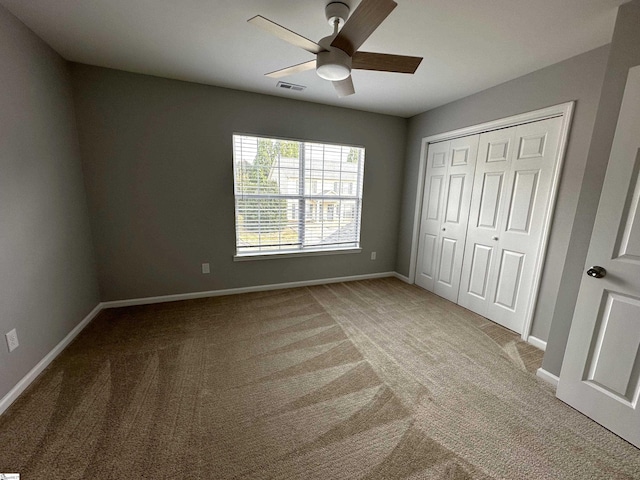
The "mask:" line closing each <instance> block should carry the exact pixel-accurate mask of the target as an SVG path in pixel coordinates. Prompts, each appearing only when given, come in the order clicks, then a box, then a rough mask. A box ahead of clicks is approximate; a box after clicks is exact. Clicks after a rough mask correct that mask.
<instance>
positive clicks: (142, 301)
mask: <svg viewBox="0 0 640 480" xmlns="http://www.w3.org/2000/svg"><path fill="white" fill-rule="evenodd" d="M395 276H396V273H395V272H382V273H369V274H365V275H352V276H349V277H335V278H321V279H318V280H304V281H300V282H287V283H272V284H269V285H256V286H254V287H240V288H227V289H224V290H209V291H205V292H194V293H178V294H175V295H162V296H159V297H144V298H133V299H130V300H114V301H110V302H103V303H102V306H103V307H104V308H117V307H130V306H133V305H148V304H151V303H164V302H175V301H177V300H192V299H194V298H206V297H219V296H222V295H237V294H239V293H250V292H263V291H267V290H281V289H283V288H296V287H310V286H313V285H324V284H327V283H341V282H354V281H357V280H371V279H374V278H387V277H395Z"/></svg>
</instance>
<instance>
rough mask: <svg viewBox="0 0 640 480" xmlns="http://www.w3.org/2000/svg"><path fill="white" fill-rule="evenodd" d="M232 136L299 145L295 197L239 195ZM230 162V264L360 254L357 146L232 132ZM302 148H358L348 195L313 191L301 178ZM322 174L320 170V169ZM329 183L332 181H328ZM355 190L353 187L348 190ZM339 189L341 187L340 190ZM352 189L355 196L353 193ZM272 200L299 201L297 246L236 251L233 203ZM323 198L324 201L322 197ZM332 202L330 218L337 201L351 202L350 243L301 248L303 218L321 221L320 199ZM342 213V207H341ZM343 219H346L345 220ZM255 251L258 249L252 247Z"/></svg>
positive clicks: (360, 190) (360, 191)
mask: <svg viewBox="0 0 640 480" xmlns="http://www.w3.org/2000/svg"><path fill="white" fill-rule="evenodd" d="M236 136H240V137H253V138H257V139H268V140H279V141H286V142H298V143H299V144H300V158H299V167H298V168H299V169H300V177H299V181H297V182H296V183H297V184H298V194H296V195H292V194H287V193H284V194H283V193H279V194H268V195H265V194H247V193H244V194H239V193H238V185H237V184H236V178H237V177H236V173H237V172H236V168H237V162H236V158H235V153H236V152H235V141H236V140H235V139H236ZM233 139H234V160H233V169H234V175H233V177H234V199H235V201H234V205H235V206H236V207H235V208H234V223H235V233H236V251H235V255H234V257H233V259H234V261H246V260H264V259H270V258H283V257H299V256H315V255H335V254H349V253H361V252H362V248H361V246H360V235H361V228H362V199H363V184H364V159H365V149H364V147H363V146H359V145H348V144H334V143H328V142H318V141H313V140H298V139H289V138H281V137H267V136H262V135H255V134H246V133H234V134H233ZM305 145H326V146H330V147H343V148H359V149H362V154H361V158H360V159H359V162H358V170H357V177H356V179H355V185H354V184H353V183H354V182H349V187H350V188H349V194H347V195H343V193H342V192H334V193H335V195H323V192H322V191H320V192H317V191H314V190H313V188H314V186H315V187H316V189H317V185H318V180H316V179H313V178H309V179H308V180H307V179H306V178H305V169H306V160H305V153H304V147H305ZM323 175H324V170H323ZM331 181H332V182H333V180H331ZM339 185H342V179H340V180H339ZM352 187H355V188H352ZM306 188H308V189H309V192H305V189H306ZM340 190H341V188H340ZM353 190H355V194H354V193H353ZM240 197H241V198H266V197H269V198H273V199H287V200H294V199H295V200H298V201H299V202H300V206H299V208H298V209H297V212H298V217H301V218H299V220H298V223H297V225H298V229H299V237H300V238H301V239H302V240H301V241H300V245H299V246H298V247H295V248H289V249H285V248H282V249H279V250H263V251H255V250H253V251H244V252H243V251H240V250H239V248H240V247H239V230H238V209H237V201H238V199H239V198H240ZM325 197H326V198H325ZM327 199H330V200H332V201H333V200H335V201H338V204H337V206H335V207H334V218H335V217H336V212H340V211H341V209H340V201H349V202H352V201H354V204H353V205H352V207H353V209H352V210H351V211H352V212H353V218H354V219H355V221H356V222H357V224H356V235H355V237H356V238H355V241H354V242H346V243H342V244H334V245H314V246H305V245H304V243H303V242H304V233H303V232H304V228H305V221H306V218H307V217H308V216H309V215H310V216H311V218H312V221H317V222H323V221H325V218H324V217H325V209H324V208H323V207H322V203H320V202H322V200H327ZM318 200H319V201H320V202H318V203H312V202H314V201H318ZM345 210H346V207H345ZM287 215H288V213H287ZM341 218H342V217H341V216H340V215H339V214H338V222H340V221H341ZM345 218H346V217H345ZM256 248H258V247H256Z"/></svg>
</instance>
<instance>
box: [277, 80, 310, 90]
mask: <svg viewBox="0 0 640 480" xmlns="http://www.w3.org/2000/svg"><path fill="white" fill-rule="evenodd" d="M276 87H278V88H284V89H285V90H293V91H294V92H301V91H303V90H304V89H305V88H307V87H305V86H304V85H295V84H293V83H287V82H278V84H277V85H276Z"/></svg>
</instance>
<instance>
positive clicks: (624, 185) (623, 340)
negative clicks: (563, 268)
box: [557, 66, 640, 447]
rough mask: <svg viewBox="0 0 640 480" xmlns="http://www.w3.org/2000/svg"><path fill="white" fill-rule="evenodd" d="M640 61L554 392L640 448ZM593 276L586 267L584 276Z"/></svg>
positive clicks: (623, 114)
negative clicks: (602, 273)
mask: <svg viewBox="0 0 640 480" xmlns="http://www.w3.org/2000/svg"><path fill="white" fill-rule="evenodd" d="M639 172H640V66H638V67H634V68H632V69H631V70H630V71H629V77H628V80H627V86H626V89H625V93H624V98H623V101H622V108H621V111H620V116H619V118H618V124H617V127H616V133H615V137H614V141H613V146H612V149H611V156H610V159H609V166H608V169H607V174H606V177H605V181H604V186H603V189H602V193H601V197H600V205H599V207H598V213H597V216H596V222H595V226H594V230H593V235H592V237H591V243H590V246H589V253H588V256H587V262H588V265H597V266H599V267H603V268H604V269H605V270H606V275H605V276H604V277H602V278H595V277H591V276H587V275H585V277H584V278H583V280H582V284H581V286H580V293H579V295H578V301H577V304H576V309H575V312H574V317H573V323H572V324H571V332H570V334H569V341H568V344H567V349H566V352H565V357H564V362H563V364H562V372H561V374H560V381H559V384H558V390H557V395H558V398H560V399H561V400H563V401H565V402H567V403H568V404H570V405H571V406H573V407H574V408H576V409H578V410H580V411H581V412H583V413H584V414H585V415H588V416H589V417H591V418H592V419H594V420H595V421H597V422H599V423H601V424H602V425H604V426H605V427H607V428H609V429H610V430H612V431H613V432H615V433H617V434H618V435H620V436H621V437H623V438H625V439H626V440H628V441H629V442H631V443H633V444H634V445H635V446H637V447H640V408H639V405H638V402H639V398H638V397H639V396H640V176H639ZM593 274H595V275H596V276H598V275H599V272H598V271H595V272H594V271H591V273H590V274H589V275H593Z"/></svg>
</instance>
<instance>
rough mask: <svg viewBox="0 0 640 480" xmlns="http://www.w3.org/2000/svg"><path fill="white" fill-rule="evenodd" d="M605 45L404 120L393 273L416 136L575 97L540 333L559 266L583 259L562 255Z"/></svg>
mask: <svg viewBox="0 0 640 480" xmlns="http://www.w3.org/2000/svg"><path fill="white" fill-rule="evenodd" d="M608 50H609V47H608V46H604V47H600V48H598V49H596V50H593V51H591V52H587V53H584V54H582V55H578V56H576V57H573V58H571V59H568V60H566V61H563V62H561V63H558V64H555V65H552V66H550V67H547V68H544V69H542V70H538V71H536V72H533V73H531V74H529V75H526V76H523V77H520V78H518V79H515V80H512V81H510V82H507V83H504V84H502V85H498V86H496V87H493V88H490V89H488V90H485V91H482V92H480V93H477V94H475V95H472V96H469V97H466V98H463V99H461V100H458V101H456V102H453V103H450V104H447V105H444V106H442V107H439V108H436V109H433V110H430V111H428V112H425V113H423V114H420V115H417V116H415V117H412V118H411V119H410V120H409V131H408V146H407V157H406V160H405V162H406V165H405V179H404V189H403V199H402V216H401V223H400V228H399V233H398V235H399V236H398V259H397V271H398V272H399V273H401V274H403V275H408V273H409V266H410V265H409V263H410V255H411V241H412V234H413V218H414V206H415V199H416V189H417V181H418V178H417V177H418V166H419V161H420V148H421V141H422V138H423V137H427V136H430V135H434V134H437V133H443V132H447V131H451V130H455V129H459V128H462V127H467V126H471V125H477V124H480V123H484V122H488V121H491V120H495V119H499V118H504V117H508V116H511V115H516V114H519V113H524V112H528V111H532V110H537V109H540V108H544V107H548V106H551V105H556V104H559V103H564V102H568V101H572V100H575V101H576V108H575V111H574V116H573V122H572V127H571V132H570V137H569V144H568V149H567V154H566V157H565V162H564V168H563V173H562V177H561V181H560V187H559V192H558V199H557V203H556V211H555V217H554V219H553V224H552V230H551V237H550V242H549V246H548V251H547V259H546V262H545V265H544V271H543V277H542V282H541V286H540V296H539V301H538V304H537V306H536V311H535V315H534V323H533V328H532V334H533V335H534V336H535V337H537V338H540V339H541V340H545V341H546V340H547V337H548V334H549V330H550V326H551V322H552V318H553V312H554V309H555V305H556V302H557V300H558V297H559V296H561V295H563V291H564V290H565V289H567V288H569V289H572V288H573V287H574V286H573V285H571V286H567V285H564V284H562V283H561V281H560V280H561V278H562V274H563V272H564V271H566V270H570V271H575V270H576V268H578V269H580V268H582V262H584V257H583V258H582V261H580V259H579V258H578V259H576V258H573V257H568V256H567V255H568V253H569V248H570V239H571V236H572V231H573V230H574V229H575V228H576V226H575V225H574V223H575V222H574V217H575V214H576V209H577V207H578V197H579V193H580V188H581V185H582V183H583V176H584V174H585V167H586V163H587V154H588V148H589V142H590V139H591V134H592V132H593V126H594V121H595V116H596V111H597V106H598V101H599V98H600V89H601V86H602V81H603V78H604V72H605V66H606V62H607V55H608ZM585 254H586V253H585ZM565 258H566V259H567V261H565ZM570 261H571V263H569V262H570Z"/></svg>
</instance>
